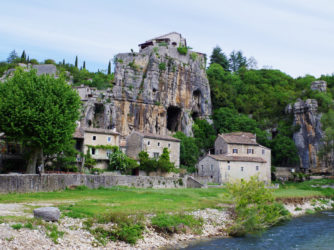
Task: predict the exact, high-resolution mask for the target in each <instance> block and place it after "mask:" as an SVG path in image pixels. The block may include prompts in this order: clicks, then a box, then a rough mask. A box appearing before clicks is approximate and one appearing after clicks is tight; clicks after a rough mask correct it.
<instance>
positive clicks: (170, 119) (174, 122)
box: [167, 106, 181, 132]
mask: <svg viewBox="0 0 334 250" xmlns="http://www.w3.org/2000/svg"><path fill="white" fill-rule="evenodd" d="M167 129H168V130H170V131H173V132H174V131H179V130H181V109H180V108H179V107H176V106H169V107H168V109H167Z"/></svg>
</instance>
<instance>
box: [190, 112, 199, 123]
mask: <svg viewBox="0 0 334 250" xmlns="http://www.w3.org/2000/svg"><path fill="white" fill-rule="evenodd" d="M191 117H192V118H193V120H194V121H195V120H196V119H198V118H199V113H198V112H197V111H193V112H192V114H191Z"/></svg>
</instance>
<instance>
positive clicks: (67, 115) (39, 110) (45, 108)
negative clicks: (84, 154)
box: [0, 69, 81, 173]
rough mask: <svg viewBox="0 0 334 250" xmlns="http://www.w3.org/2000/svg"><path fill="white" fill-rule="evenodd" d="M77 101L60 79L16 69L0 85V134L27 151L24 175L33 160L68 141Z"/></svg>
mask: <svg viewBox="0 0 334 250" xmlns="http://www.w3.org/2000/svg"><path fill="white" fill-rule="evenodd" d="M80 104H81V103H80V98H79V96H78V94H77V93H76V92H75V91H74V90H72V88H71V87H70V86H69V85H68V84H66V81H65V80H64V79H63V78H62V77H61V78H58V79H55V78H54V77H52V76H49V75H41V76H37V74H36V71H35V70H32V71H29V72H24V71H23V70H22V69H17V70H16V71H15V73H14V75H13V77H11V78H8V79H7V80H6V81H5V82H4V83H3V84H0V131H3V132H4V133H5V134H6V137H7V138H8V139H9V140H13V141H19V142H21V143H23V145H25V147H26V148H30V150H31V152H30V156H29V160H28V167H27V172H28V173H35V170H36V169H35V167H36V162H37V159H38V158H39V157H40V158H42V159H43V153H44V154H55V153H59V152H62V151H63V149H64V147H65V146H66V145H68V143H70V141H71V140H72V134H73V132H74V130H75V127H76V124H75V121H76V120H78V118H79V110H80Z"/></svg>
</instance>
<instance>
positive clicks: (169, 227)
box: [151, 213, 203, 234]
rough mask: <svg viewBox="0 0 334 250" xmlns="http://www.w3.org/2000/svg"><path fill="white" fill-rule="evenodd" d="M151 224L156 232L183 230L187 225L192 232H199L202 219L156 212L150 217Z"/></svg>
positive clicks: (177, 231) (168, 232)
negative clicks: (156, 213)
mask: <svg viewBox="0 0 334 250" xmlns="http://www.w3.org/2000/svg"><path fill="white" fill-rule="evenodd" d="M151 224H152V226H153V227H154V229H155V230H156V231H158V232H163V233H167V234H173V233H180V232H185V230H186V227H184V226H187V227H188V228H189V229H190V230H191V231H193V232H194V233H200V232H201V229H202V225H203V220H201V219H196V218H195V217H194V216H193V215H186V214H174V215H171V214H164V213H163V214H158V215H156V216H154V217H153V218H152V219H151Z"/></svg>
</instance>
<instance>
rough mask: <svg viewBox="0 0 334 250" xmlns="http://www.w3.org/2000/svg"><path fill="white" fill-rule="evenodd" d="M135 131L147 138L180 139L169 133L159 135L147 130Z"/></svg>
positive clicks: (177, 140)
mask: <svg viewBox="0 0 334 250" xmlns="http://www.w3.org/2000/svg"><path fill="white" fill-rule="evenodd" d="M135 133H138V134H140V135H141V136H143V137H145V138H153V139H159V140H165V141H176V142H179V141H180V140H179V139H177V138H175V137H172V136H169V135H157V134H152V133H147V132H138V131H136V132H135Z"/></svg>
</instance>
